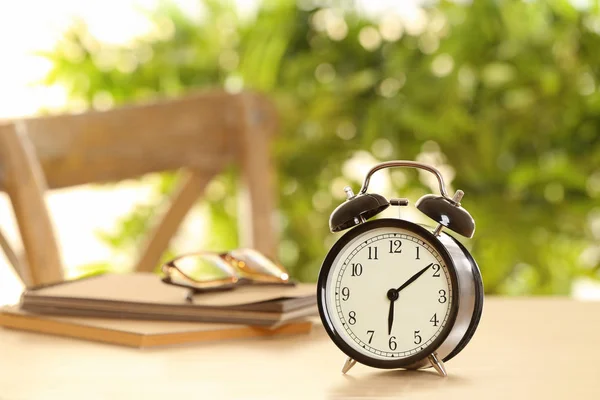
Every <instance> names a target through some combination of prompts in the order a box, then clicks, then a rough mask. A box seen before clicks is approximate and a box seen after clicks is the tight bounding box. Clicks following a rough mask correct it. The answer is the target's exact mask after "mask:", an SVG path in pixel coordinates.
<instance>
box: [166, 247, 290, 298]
mask: <svg viewBox="0 0 600 400" xmlns="http://www.w3.org/2000/svg"><path fill="white" fill-rule="evenodd" d="M161 269H162V272H163V274H164V277H163V278H162V281H163V282H164V283H167V284H170V285H175V286H181V287H185V288H188V289H190V290H191V293H190V294H194V293H200V292H214V291H222V290H231V289H234V288H236V287H238V286H241V285H292V286H293V285H295V282H293V281H292V280H291V279H290V276H289V274H288V272H287V271H286V270H285V268H284V267H283V266H281V265H280V264H277V263H275V262H273V261H271V260H270V259H268V258H267V257H265V256H264V255H262V254H261V253H259V252H258V251H256V250H252V249H237V250H232V251H230V252H227V253H215V252H199V253H193V254H186V255H182V256H179V257H177V258H174V259H173V260H171V261H169V262H167V263H165V264H164V265H163V266H162V268H161Z"/></svg>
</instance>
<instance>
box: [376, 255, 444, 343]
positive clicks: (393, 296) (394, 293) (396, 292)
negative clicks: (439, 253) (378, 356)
mask: <svg viewBox="0 0 600 400" xmlns="http://www.w3.org/2000/svg"><path fill="white" fill-rule="evenodd" d="M432 265H433V263H431V264H429V265H428V266H426V267H425V268H423V269H422V270H420V271H419V272H417V273H416V274H414V275H413V276H411V277H410V279H409V280H407V281H406V282H404V284H403V285H402V286H400V287H399V288H398V289H394V288H392V289H390V290H388V292H387V298H388V299H389V300H390V311H389V312H388V335H391V334H392V325H394V302H395V301H396V300H398V297H399V296H400V291H401V290H402V289H404V288H405V287H407V286H408V285H410V284H411V283H413V282H414V281H416V280H417V278H418V277H420V276H421V275H423V274H424V273H425V271H427V270H428V269H429V267H431V266H432Z"/></svg>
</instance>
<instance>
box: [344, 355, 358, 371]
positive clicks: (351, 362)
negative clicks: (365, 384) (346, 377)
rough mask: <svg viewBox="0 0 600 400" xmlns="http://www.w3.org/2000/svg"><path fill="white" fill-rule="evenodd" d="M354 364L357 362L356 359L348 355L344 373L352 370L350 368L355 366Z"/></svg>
mask: <svg viewBox="0 0 600 400" xmlns="http://www.w3.org/2000/svg"><path fill="white" fill-rule="evenodd" d="M354 364H356V360H354V359H352V358H350V357H348V358H347V359H346V362H345V363H344V366H343V367H342V374H345V373H346V372H348V371H350V368H352V367H354Z"/></svg>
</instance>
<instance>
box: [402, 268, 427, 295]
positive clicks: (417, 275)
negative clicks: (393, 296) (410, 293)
mask: <svg viewBox="0 0 600 400" xmlns="http://www.w3.org/2000/svg"><path fill="white" fill-rule="evenodd" d="M432 265H433V263H431V264H429V265H428V266H426V267H425V268H423V269H422V270H420V271H419V272H417V273H416V274H414V275H413V276H411V277H410V279H409V280H407V281H406V282H404V283H403V284H402V286H400V287H399V288H398V289H396V292H400V291H401V290H402V289H404V288H405V287H407V286H408V285H410V284H411V283H413V282H414V281H416V280H417V278H418V277H420V276H421V275H423V274H424V273H425V271H427V270H428V269H429V267H431V266H432Z"/></svg>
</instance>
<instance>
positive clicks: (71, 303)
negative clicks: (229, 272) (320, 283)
mask: <svg viewBox="0 0 600 400" xmlns="http://www.w3.org/2000/svg"><path fill="white" fill-rule="evenodd" d="M188 292H189V291H188V290H187V289H185V288H181V287H178V286H173V285H167V284H165V283H163V282H162V281H161V280H160V279H159V277H158V276H156V275H154V274H151V273H131V274H106V275H100V276H96V277H92V278H86V279H80V280H74V281H67V282H63V283H60V284H56V285H51V286H45V287H39V288H34V289H30V290H27V291H26V292H25V293H24V294H23V295H22V297H21V308H22V309H23V310H25V311H30V312H35V313H39V314H47V315H59V316H77V317H82V316H89V317H98V318H124V319H145V320H168V321H189V322H218V323H238V324H243V325H253V326H277V325H279V324H282V323H285V322H289V321H292V320H297V319H300V318H303V317H306V316H309V315H314V314H315V313H316V302H317V299H316V290H315V287H314V285H307V284H298V285H296V286H258V285H246V286H241V287H239V288H236V289H235V290H229V291H223V292H211V293H200V294H197V295H195V296H194V297H193V302H191V303H190V302H188V301H186V296H187V294H188Z"/></svg>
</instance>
